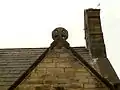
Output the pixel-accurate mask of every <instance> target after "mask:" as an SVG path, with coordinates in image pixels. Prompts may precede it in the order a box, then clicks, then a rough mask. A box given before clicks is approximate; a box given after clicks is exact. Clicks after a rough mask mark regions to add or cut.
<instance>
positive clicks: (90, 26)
mask: <svg viewBox="0 0 120 90" xmlns="http://www.w3.org/2000/svg"><path fill="white" fill-rule="evenodd" d="M84 25H85V26H84V27H85V39H86V45H87V48H88V49H89V51H90V53H91V55H92V57H93V58H99V57H107V56H106V50H105V44H104V39H103V32H102V28H101V21H100V9H87V10H85V11H84Z"/></svg>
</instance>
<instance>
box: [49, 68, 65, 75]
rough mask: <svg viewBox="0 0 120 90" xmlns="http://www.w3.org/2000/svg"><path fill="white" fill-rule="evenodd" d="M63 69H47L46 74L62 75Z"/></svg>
mask: <svg viewBox="0 0 120 90" xmlns="http://www.w3.org/2000/svg"><path fill="white" fill-rule="evenodd" d="M63 72H64V68H47V73H51V74H55V73H63Z"/></svg>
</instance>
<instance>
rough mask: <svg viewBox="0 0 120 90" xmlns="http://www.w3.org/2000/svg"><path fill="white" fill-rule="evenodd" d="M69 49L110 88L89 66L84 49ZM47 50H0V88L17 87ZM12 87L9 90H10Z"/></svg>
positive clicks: (89, 60)
mask: <svg viewBox="0 0 120 90" xmlns="http://www.w3.org/2000/svg"><path fill="white" fill-rule="evenodd" d="M70 49H71V51H72V52H73V53H74V55H75V56H76V57H77V58H80V60H81V59H83V63H84V64H86V66H88V67H89V68H90V69H91V71H92V72H93V73H95V74H96V75H97V76H98V77H99V78H100V79H102V80H103V82H105V83H106V84H108V85H107V86H111V84H109V81H107V80H106V79H104V77H102V76H101V75H99V73H98V72H97V71H96V70H94V68H92V67H91V65H90V66H89V64H90V62H91V58H90V55H89V53H88V50H87V49H86V48H85V47H73V48H70ZM48 50H49V48H16V49H0V87H2V86H4V87H6V89H9V88H10V87H11V86H12V85H15V84H16V85H17V81H19V80H18V79H21V78H22V77H23V76H24V77H25V75H26V74H27V72H29V69H30V68H33V67H31V66H36V65H37V64H36V63H39V62H40V60H39V59H42V58H44V56H45V52H46V53H47V51H48ZM76 52H77V53H76ZM77 54H78V55H77ZM41 56H42V58H41ZM36 61H38V62H36ZM88 63H89V64H88ZM31 70H32V69H31ZM24 77H23V78H24ZM18 83H19V82H18ZM12 87H14V86H12ZM12 87H11V89H10V90H12Z"/></svg>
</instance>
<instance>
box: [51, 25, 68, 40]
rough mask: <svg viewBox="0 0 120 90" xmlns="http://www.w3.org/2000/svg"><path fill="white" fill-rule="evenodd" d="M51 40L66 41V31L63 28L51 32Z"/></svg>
mask: <svg viewBox="0 0 120 90" xmlns="http://www.w3.org/2000/svg"><path fill="white" fill-rule="evenodd" d="M52 38H53V40H66V39H67V38H68V31H67V30H66V29H65V28H63V27H58V28H56V29H55V30H53V31H52Z"/></svg>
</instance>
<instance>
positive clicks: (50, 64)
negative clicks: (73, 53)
mask: <svg viewBox="0 0 120 90" xmlns="http://www.w3.org/2000/svg"><path fill="white" fill-rule="evenodd" d="M39 67H42V68H48V67H55V63H41V64H40V65H39Z"/></svg>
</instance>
